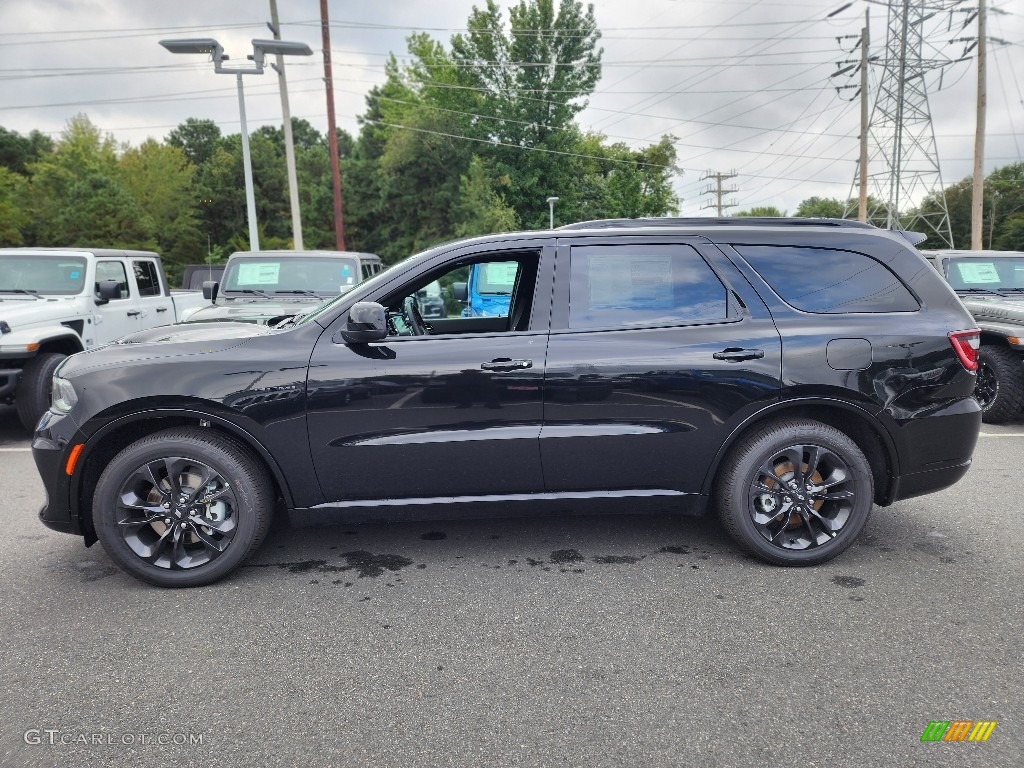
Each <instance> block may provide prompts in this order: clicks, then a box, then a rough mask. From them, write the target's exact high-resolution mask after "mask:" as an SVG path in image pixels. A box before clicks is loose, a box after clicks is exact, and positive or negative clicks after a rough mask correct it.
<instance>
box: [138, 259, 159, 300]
mask: <svg viewBox="0 0 1024 768" xmlns="http://www.w3.org/2000/svg"><path fill="white" fill-rule="evenodd" d="M132 268H133V269H134V270H135V284H136V285H138V286H139V296H159V295H160V278H159V277H158V276H157V274H156V264H154V263H153V262H152V261H133V262H132Z"/></svg>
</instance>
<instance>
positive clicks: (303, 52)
mask: <svg viewBox="0 0 1024 768" xmlns="http://www.w3.org/2000/svg"><path fill="white" fill-rule="evenodd" d="M160 45H162V46H163V47H164V48H166V49H167V50H168V51H170V52H171V53H206V54H209V55H210V57H211V59H212V60H213V71H214V72H216V73H217V74H219V75H235V76H236V77H237V80H238V114H239V117H240V119H241V122H242V165H243V166H244V170H245V202H246V208H247V210H248V216H249V248H250V250H253V251H258V250H259V249H260V239H259V231H258V229H257V226H256V193H255V190H254V188H253V181H252V157H251V155H250V153H249V130H248V126H247V125H246V122H245V93H244V91H243V88H242V75H262V74H263V67H264V63H265V61H266V57H267V54H278V55H297V56H312V55H313V50H312V49H311V48H310V47H309V46H308V45H306V44H305V43H293V42H289V41H286V40H253V41H252V49H253V55H252V56H250V57H249V58H250V59H251V60H252V63H253V65H252V66H251V67H246V68H238V67H231V68H229V67H225V66H224V62H225V61H227V60H228V56H227V55H226V54H225V53H224V48H223V47H222V46H221V44H220V43H218V42H217V41H216V40H214V39H213V38H212V37H201V38H189V39H186V40H161V41H160Z"/></svg>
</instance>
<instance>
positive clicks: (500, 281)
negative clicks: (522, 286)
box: [484, 261, 519, 290]
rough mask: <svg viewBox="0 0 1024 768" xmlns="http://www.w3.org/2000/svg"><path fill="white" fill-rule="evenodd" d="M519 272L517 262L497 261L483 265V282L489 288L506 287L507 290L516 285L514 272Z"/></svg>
mask: <svg viewBox="0 0 1024 768" xmlns="http://www.w3.org/2000/svg"><path fill="white" fill-rule="evenodd" d="M518 271H519V262H517V261H498V262H493V263H491V264H484V280H485V281H486V283H487V284H488V285H490V286H502V285H507V286H508V287H509V290H511V289H512V286H513V285H515V284H516V272H518Z"/></svg>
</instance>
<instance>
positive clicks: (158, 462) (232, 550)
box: [93, 429, 274, 587]
mask: <svg viewBox="0 0 1024 768" xmlns="http://www.w3.org/2000/svg"><path fill="white" fill-rule="evenodd" d="M273 501H274V494H273V489H272V487H271V485H270V482H269V481H268V479H267V472H266V469H265V468H264V467H263V466H262V464H261V463H260V462H259V460H258V459H257V458H256V457H255V456H253V455H252V454H251V452H250V451H249V450H248V449H247V448H245V447H244V446H242V445H241V444H239V443H236V442H235V441H234V440H232V439H231V438H229V437H228V436H226V435H224V434H221V433H217V432H214V431H213V430H210V429H171V430H167V431H164V432H158V433H156V434H153V435H150V436H148V437H144V438H142V439H141V440H139V441H137V442H135V443H132V444H131V445H129V446H128V447H127V448H125V449H124V450H123V451H121V452H120V453H119V454H118V455H117V456H115V457H114V459H113V460H112V461H111V462H110V464H109V465H108V466H107V468H106V469H105V470H104V472H103V474H102V475H101V476H100V480H99V483H97V485H96V494H95V496H94V499H93V524H94V526H95V528H96V535H97V537H98V538H99V540H100V542H101V543H102V544H103V548H104V549H105V550H106V551H107V553H108V554H109V555H110V557H111V558H112V559H113V560H115V561H116V562H117V563H118V565H120V566H121V567H122V568H123V569H124V570H126V571H128V572H129V573H130V574H132V575H133V576H135V577H137V578H140V579H142V580H143V581H147V582H149V583H151V584H156V585H158V586H165V587H171V586H176V587H193V586H200V585H202V584H209V583H211V582H213V581H216V580H217V579H220V578H222V577H223V576H225V575H227V574H228V573H230V572H231V571H233V570H234V569H235V568H237V567H238V566H239V565H240V564H241V563H242V562H243V561H244V560H246V559H247V558H248V557H249V556H250V555H251V554H252V553H253V552H254V551H255V550H256V548H257V547H258V546H259V545H260V543H261V542H262V540H263V538H264V536H265V535H266V533H267V530H268V529H269V527H270V519H271V515H272V512H273Z"/></svg>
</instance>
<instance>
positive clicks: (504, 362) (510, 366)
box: [480, 357, 533, 371]
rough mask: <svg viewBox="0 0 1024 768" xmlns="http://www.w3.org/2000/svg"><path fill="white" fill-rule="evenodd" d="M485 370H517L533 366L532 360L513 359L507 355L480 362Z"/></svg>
mask: <svg viewBox="0 0 1024 768" xmlns="http://www.w3.org/2000/svg"><path fill="white" fill-rule="evenodd" d="M480 367H481V368H482V369H483V370H485V371H518V370H520V369H522V368H533V360H513V359H511V358H509V357H496V358H494V359H493V360H491V362H489V363H480Z"/></svg>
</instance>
